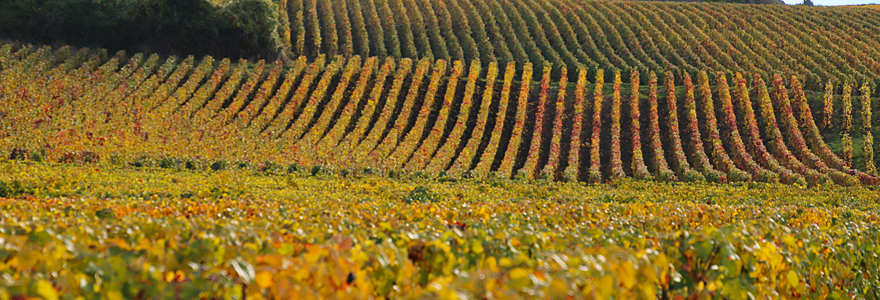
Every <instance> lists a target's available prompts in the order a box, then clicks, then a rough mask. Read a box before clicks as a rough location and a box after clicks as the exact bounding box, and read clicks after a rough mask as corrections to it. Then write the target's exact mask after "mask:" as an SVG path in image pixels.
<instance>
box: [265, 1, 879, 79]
mask: <svg viewBox="0 0 880 300" xmlns="http://www.w3.org/2000/svg"><path fill="white" fill-rule="evenodd" d="M315 2H316V1H289V2H285V3H284V4H285V5H286V6H287V7H288V11H286V12H287V13H288V14H289V15H290V16H293V17H288V18H283V17H282V19H284V20H287V19H290V20H293V21H292V22H289V26H290V27H289V30H290V32H292V33H293V34H292V36H293V37H295V38H293V39H292V40H290V41H289V43H291V45H290V46H289V48H291V49H293V53H295V55H308V56H309V57H311V58H314V57H315V56H316V55H318V54H319V53H325V54H328V55H335V54H345V55H351V54H356V55H360V56H364V57H366V56H379V57H384V56H392V57H407V58H411V59H421V58H428V59H443V60H447V61H452V60H467V61H473V60H479V61H480V62H481V63H482V64H483V65H482V67H483V68H486V67H488V63H490V62H496V63H498V64H499V65H505V64H507V63H509V62H514V63H516V64H517V65H518V69H517V70H518V71H521V70H522V69H521V68H522V66H524V64H525V63H528V62H531V63H534V64H543V63H544V61H547V62H550V63H552V64H553V65H554V66H556V68H553V69H551V70H550V71H551V72H552V77H551V79H552V80H554V81H558V80H559V79H560V78H561V70H562V68H561V67H562V66H565V67H566V68H567V69H568V70H577V69H578V68H579V67H584V68H586V69H587V72H588V74H587V75H588V77H595V75H596V72H597V71H598V69H605V70H606V71H609V72H606V73H605V75H607V76H608V77H607V78H605V79H606V80H609V81H610V80H612V79H613V76H614V75H613V72H610V71H611V70H621V71H623V72H625V73H624V74H622V76H623V77H622V80H624V81H629V80H630V78H631V76H630V70H638V71H639V72H640V73H639V74H640V75H641V76H642V77H641V78H640V79H641V80H642V81H647V80H648V78H647V75H648V73H649V71H654V72H657V73H662V72H664V71H666V70H672V71H675V72H676V73H677V72H678V71H684V72H687V73H689V74H690V75H691V76H698V74H699V72H700V71H707V72H708V75H709V77H710V78H711V79H713V80H715V77H716V76H717V74H716V72H725V73H726V74H727V75H728V76H731V75H732V74H733V73H735V72H744V73H749V74H754V73H760V74H762V75H764V77H768V76H769V75H771V74H773V73H780V74H782V75H784V76H786V77H788V76H792V75H796V76H799V77H800V78H802V80H804V82H803V85H804V88H806V89H809V90H816V91H818V90H821V89H822V88H823V85H824V84H825V83H826V82H827V81H829V80H832V81H835V82H838V83H842V82H844V81H846V80H853V81H857V82H860V83H861V82H868V81H876V80H878V79H880V62H878V59H877V57H880V50H878V49H880V47H878V46H880V36H878V35H877V34H875V33H876V32H880V24H878V23H877V22H874V21H873V20H876V19H877V18H878V12H877V11H876V10H873V9H865V8H860V7H834V8H830V7H822V8H816V7H805V6H786V5H763V6H762V5H731V4H719V3H711V4H710V3H657V2H634V3H630V2H627V3H622V2H607V1H585V0H552V1H538V0H490V1H485V0H479V1H474V0H439V1H416V0H406V1H402V0H397V1H376V0H331V1H329V2H327V3H324V2H322V1H317V2H320V3H319V4H317V5H316V3H315ZM331 6H332V7H333V8H334V9H331V8H330V7H331ZM346 11H347V12H348V13H345V12H346ZM453 20H454V22H453ZM333 28H335V29H336V30H332V29H333ZM780 41H785V42H780ZM305 46H308V47H305ZM542 72H543V69H541V68H539V69H536V70H535V73H536V74H535V77H536V78H541V77H543V74H542ZM866 79H867V80H866Z"/></svg>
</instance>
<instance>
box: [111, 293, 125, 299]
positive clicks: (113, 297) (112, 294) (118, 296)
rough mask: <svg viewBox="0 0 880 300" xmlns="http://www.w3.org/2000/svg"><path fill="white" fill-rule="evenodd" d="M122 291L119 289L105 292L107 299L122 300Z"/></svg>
mask: <svg viewBox="0 0 880 300" xmlns="http://www.w3.org/2000/svg"><path fill="white" fill-rule="evenodd" d="M123 299H125V298H122V293H121V292H119V291H109V292H107V300H123Z"/></svg>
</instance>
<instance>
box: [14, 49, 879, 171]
mask: <svg viewBox="0 0 880 300" xmlns="http://www.w3.org/2000/svg"><path fill="white" fill-rule="evenodd" d="M145 56H146V55H143V54H136V55H133V56H130V57H129V56H127V55H126V54H125V53H124V52H120V53H117V54H116V55H114V56H112V57H108V56H107V54H106V53H105V52H103V51H92V50H87V49H81V50H79V51H75V52H74V51H71V49H69V48H67V47H64V48H60V49H55V50H53V49H51V48H48V47H43V48H32V47H24V48H22V49H13V47H12V46H11V45H3V46H2V47H0V74H2V78H3V79H2V82H0V92H2V93H0V101H2V102H3V103H4V104H5V105H4V106H3V107H0V116H2V118H0V126H2V127H0V128H2V131H0V142H2V145H0V146H2V148H3V149H6V150H7V151H12V154H11V156H12V158H24V159H46V160H54V161H63V162H81V163H87V162H96V161H104V162H110V163H120V162H121V163H136V164H144V163H149V162H148V160H149V159H153V160H157V161H159V164H167V163H169V161H172V162H173V161H174V160H180V161H191V162H190V164H196V163H204V164H211V165H212V167H214V168H219V167H222V166H223V164H225V163H228V162H233V161H250V162H257V163H263V164H286V165H294V166H324V167H328V168H340V169H348V170H364V169H370V170H374V171H381V172H398V171H407V172H424V173H427V174H432V175H434V176H437V175H442V174H449V175H453V176H461V175H466V176H480V177H484V176H491V175H494V176H499V177H505V178H511V177H522V178H525V179H530V178H538V177H540V178H546V179H554V180H581V181H588V182H602V181H605V180H609V179H613V178H617V177H635V178H638V179H642V180H661V181H677V180H681V181H702V180H708V181H712V182H730V181H752V180H757V181H764V182H780V181H781V182H783V183H789V184H811V185H816V184H826V183H831V182H833V183H836V184H839V185H846V186H851V185H859V184H862V185H876V184H878V183H880V180H878V178H877V177H875V176H876V174H875V173H876V170H875V167H873V166H874V165H875V161H874V160H875V158H874V156H873V144H872V143H873V136H872V132H873V131H872V130H871V129H872V122H871V120H872V118H873V116H874V115H876V114H872V112H871V110H872V109H873V106H872V101H871V98H870V96H869V94H870V92H869V91H868V90H866V89H862V90H860V93H859V94H857V95H855V96H856V97H857V99H860V100H859V102H858V103H859V104H860V105H858V106H853V105H852V103H848V104H847V101H851V99H853V97H852V96H851V95H848V94H845V95H843V96H839V95H835V94H834V93H833V92H831V93H828V94H826V95H825V97H824V99H823V100H822V101H824V102H823V103H824V104H819V105H813V106H814V107H816V108H817V109H816V110H815V111H816V113H815V116H814V112H813V111H814V108H813V107H811V105H810V102H809V100H808V98H807V94H806V92H804V90H803V84H802V82H801V81H800V80H799V78H798V77H796V76H792V77H790V78H783V77H782V76H780V75H778V74H773V75H772V77H771V82H770V85H769V86H768V84H767V83H766V82H765V81H764V79H763V76H762V75H759V74H755V75H750V76H752V78H753V82H752V85H751V87H749V86H747V82H746V79H745V78H744V77H743V76H742V75H741V74H740V73H735V74H734V75H733V76H732V77H730V78H728V75H726V74H724V73H722V72H719V73H714V74H712V76H710V74H709V73H707V72H703V71H700V72H698V74H697V76H698V77H697V84H696V85H695V84H694V81H693V80H692V78H691V76H690V74H688V73H682V74H683V75H682V76H677V75H675V73H673V72H671V71H669V72H665V74H664V76H663V77H664V78H663V80H664V82H665V87H664V88H663V90H658V89H660V88H658V84H659V83H658V78H657V76H656V75H655V74H654V72H649V73H648V74H647V78H648V85H647V86H646V87H643V86H640V85H639V83H640V78H641V77H642V75H641V74H640V73H639V72H638V71H637V70H636V71H633V72H630V73H629V75H630V79H629V81H630V82H631V84H630V86H629V89H628V91H627V89H626V88H625V87H624V85H623V84H622V77H623V74H622V73H621V72H620V71H613V72H611V74H612V76H613V77H612V78H613V81H612V84H611V86H610V87H609V86H607V85H605V84H604V77H605V76H604V70H603V69H598V71H597V72H596V74H597V76H594V78H592V79H593V82H592V84H590V83H589V82H588V81H589V80H588V79H590V78H589V77H590V76H589V73H590V71H589V69H588V68H587V67H581V68H577V69H574V70H576V73H574V72H572V73H570V72H569V69H568V67H567V66H566V65H565V64H562V65H561V66H560V67H555V65H552V64H549V63H548V64H545V65H543V66H542V67H541V68H536V67H534V66H533V65H532V64H525V65H523V66H522V68H521V69H522V71H518V69H520V68H519V67H518V66H517V64H515V63H513V62H509V63H507V64H506V67H505V68H504V70H503V71H502V70H500V66H499V65H498V64H497V63H496V62H491V63H489V64H488V65H487V68H486V71H485V75H483V67H482V66H483V64H482V63H481V62H480V61H478V60H472V61H470V63H469V64H468V63H465V62H464V61H452V62H447V61H445V60H436V61H431V60H427V59H423V60H421V61H418V62H415V61H412V60H410V59H394V58H390V57H389V58H386V59H384V60H380V59H378V58H376V57H370V58H361V57H360V56H354V57H352V58H350V59H346V58H344V57H342V56H334V57H327V56H319V57H317V58H316V59H314V60H312V61H311V62H308V60H307V59H306V58H305V57H300V58H299V59H297V60H295V61H294V62H293V63H292V64H291V66H289V67H285V66H284V65H283V64H282V63H281V62H264V61H259V62H257V63H256V64H248V63H247V62H246V61H240V62H238V63H236V64H233V63H231V62H230V61H229V60H225V59H224V60H221V61H220V62H216V61H214V60H213V59H212V58H210V57H205V58H202V59H200V60H196V59H194V58H193V57H188V58H185V59H182V60H181V59H179V58H176V57H169V58H166V59H164V61H163V60H161V59H160V58H159V57H158V56H156V55H151V56H149V57H147V58H145ZM448 65H451V66H452V67H451V69H450V68H448ZM539 69H540V70H539ZM557 69H558V70H559V71H558V72H559V74H560V76H561V80H559V81H553V80H551V77H552V74H554V72H557V71H556V70H557ZM447 71H448V72H447ZM533 72H537V73H539V74H542V75H540V77H539V78H541V79H540V84H538V85H534V86H533V84H532V83H531V79H532V78H533V77H532V76H533ZM569 74H577V82H576V83H575V84H574V85H573V86H572V85H569V84H568V76H569ZM728 79H730V80H732V81H733V83H734V85H733V86H732V87H731V86H730V85H728ZM643 88H646V89H647V93H644V94H646V96H645V97H643V96H642V94H643V92H642V91H641V90H642V89H643ZM846 90H848V89H846ZM590 91H592V98H587V96H588V95H589V94H588V93H589V92H590ZM570 95H573V96H570ZM661 95H665V96H661ZM828 99H830V100H828ZM834 99H841V101H844V102H845V103H844V105H840V106H838V107H841V108H842V109H843V110H844V111H843V112H842V113H841V114H840V115H839V117H840V119H841V120H837V121H835V122H830V123H838V124H844V128H843V129H844V131H845V132H846V131H848V130H854V128H852V127H853V126H852V125H848V124H851V123H853V121H852V117H850V116H849V115H850V114H852V113H853V111H856V112H857V113H858V116H859V118H858V120H857V123H856V124H858V125H859V127H858V130H859V131H860V132H862V133H863V135H864V139H863V140H865V141H868V143H864V142H863V145H864V146H863V147H864V149H863V151H862V153H863V155H864V157H863V158H861V160H862V161H863V164H862V165H864V166H865V168H864V172H863V171H859V170H856V169H854V168H853V165H852V163H851V162H850V161H848V159H849V158H848V157H846V156H845V155H843V154H845V153H834V152H833V151H832V150H831V147H830V146H829V145H828V144H826V142H825V137H823V136H822V133H821V132H820V131H819V129H818V128H819V127H818V125H817V124H816V122H815V119H820V118H821V119H822V120H829V116H828V110H827V105H828V103H833V102H834ZM823 105H826V107H821V106H823ZM830 111H831V112H832V113H834V112H835V110H834V109H833V108H832V109H831V110H830ZM642 124H644V125H642ZM823 126H827V125H823ZM844 138H846V137H844ZM643 141H644V142H643ZM842 156H843V157H842ZM145 160H147V162H144V161H145Z"/></svg>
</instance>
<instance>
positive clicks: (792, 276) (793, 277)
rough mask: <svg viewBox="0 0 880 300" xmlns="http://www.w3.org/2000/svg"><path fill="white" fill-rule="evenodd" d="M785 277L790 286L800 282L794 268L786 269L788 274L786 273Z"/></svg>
mask: <svg viewBox="0 0 880 300" xmlns="http://www.w3.org/2000/svg"><path fill="white" fill-rule="evenodd" d="M785 278H786V279H788V285H789V286H791V287H797V286H798V283H799V282H800V280H799V279H798V275H797V272H795V271H794V270H788V274H786V276H785Z"/></svg>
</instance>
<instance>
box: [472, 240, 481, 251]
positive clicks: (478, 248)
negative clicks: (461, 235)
mask: <svg viewBox="0 0 880 300" xmlns="http://www.w3.org/2000/svg"><path fill="white" fill-rule="evenodd" d="M471 250H473V251H474V253H476V254H481V253H483V242H481V241H479V240H474V241H473V242H472V245H471Z"/></svg>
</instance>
